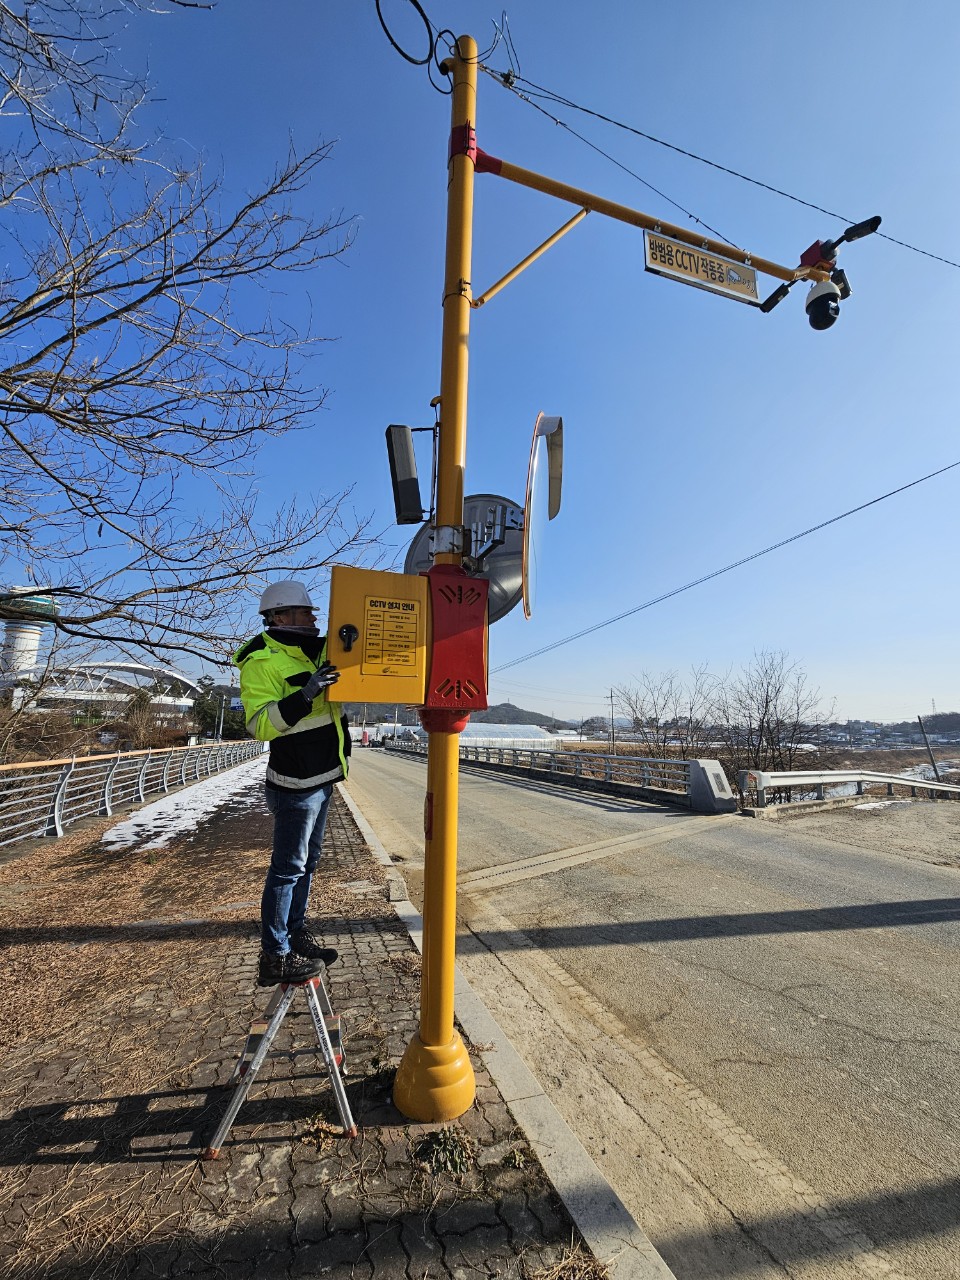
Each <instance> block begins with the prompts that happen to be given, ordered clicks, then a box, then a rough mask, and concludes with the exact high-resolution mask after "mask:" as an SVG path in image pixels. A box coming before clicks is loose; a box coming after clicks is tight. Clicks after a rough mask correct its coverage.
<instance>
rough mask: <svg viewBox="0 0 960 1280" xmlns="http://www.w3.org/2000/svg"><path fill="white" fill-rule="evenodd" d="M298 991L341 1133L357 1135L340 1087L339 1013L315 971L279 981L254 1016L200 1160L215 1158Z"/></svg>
mask: <svg viewBox="0 0 960 1280" xmlns="http://www.w3.org/2000/svg"><path fill="white" fill-rule="evenodd" d="M298 991H302V992H303V994H304V996H305V997H306V1001H307V1008H308V1009H309V1011H310V1017H311V1019H312V1021H313V1026H314V1030H315V1031H316V1034H317V1045H318V1047H319V1049H320V1053H321V1054H322V1055H323V1061H324V1065H325V1066H326V1068H327V1075H328V1076H329V1077H330V1084H331V1086H332V1087H333V1096H334V1099H335V1100H336V1104H337V1111H338V1112H339V1113H340V1123H341V1124H342V1125H343V1129H344V1133H345V1134H346V1135H347V1137H348V1138H355V1137H356V1136H357V1125H356V1121H355V1120H354V1118H353V1114H352V1113H351V1111H350V1103H349V1102H348V1100H347V1092H346V1090H345V1089H344V1087H343V1077H342V1076H341V1069H342V1068H343V1064H344V1054H343V1037H342V1034H341V1027H340V1015H339V1014H336V1013H334V1011H333V1006H332V1005H331V1004H330V996H329V994H328V992H327V988H326V985H325V984H324V981H323V978H322V977H320V976H319V975H318V976H317V977H315V978H310V979H308V981H306V982H295V983H294V982H291V983H287V982H284V983H281V984H280V985H279V986H277V988H276V989H275V990H274V992H273V994H272V995H271V997H270V1001H269V1003H268V1005H267V1007H266V1009H265V1010H264V1011H263V1016H262V1017H260V1018H256V1019H254V1021H253V1023H252V1024H251V1026H250V1033H249V1035H248V1036H247V1039H246V1043H245V1044H244V1046H243V1052H242V1053H241V1054H240V1058H239V1060H238V1062H237V1065H236V1066H235V1067H234V1070H233V1075H232V1076H231V1083H236V1086H237V1087H236V1091H235V1093H234V1095H233V1097H232V1098H231V1100H230V1105H229V1106H228V1107H227V1110H226V1114H225V1115H224V1117H223V1119H222V1120H221V1121H220V1124H219V1126H218V1127H217V1131H216V1133H215V1134H214V1135H213V1137H212V1138H211V1139H210V1145H209V1146H208V1147H207V1148H206V1150H205V1151H204V1153H203V1159H204V1160H216V1158H217V1156H218V1155H219V1154H220V1148H221V1147H222V1146H223V1144H224V1142H225V1141H226V1138H227V1134H228V1133H229V1132H230V1130H231V1128H232V1127H233V1122H234V1120H236V1118H237V1113H238V1112H239V1110H240V1108H241V1107H242V1106H243V1104H244V1101H245V1100H246V1097H247V1094H248V1093H249V1092H250V1089H251V1087H252V1086H253V1082H254V1080H255V1079H256V1077H257V1072H258V1071H259V1070H260V1068H261V1067H262V1066H263V1064H264V1062H265V1061H266V1059H267V1054H268V1053H269V1052H270V1046H271V1045H272V1044H273V1042H274V1040H275V1039H276V1037H277V1033H278V1031H279V1030H280V1028H281V1026H282V1025H283V1020H284V1018H285V1017H286V1016H287V1014H288V1013H289V1012H290V1007H291V1005H292V1004H293V1002H294V1000H295V999H296V995H297V992H298Z"/></svg>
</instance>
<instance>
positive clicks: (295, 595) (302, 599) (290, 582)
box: [260, 578, 313, 613]
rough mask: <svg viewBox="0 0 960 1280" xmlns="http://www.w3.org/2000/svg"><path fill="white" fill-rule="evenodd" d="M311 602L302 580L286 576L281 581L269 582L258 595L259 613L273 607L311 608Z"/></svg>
mask: <svg viewBox="0 0 960 1280" xmlns="http://www.w3.org/2000/svg"><path fill="white" fill-rule="evenodd" d="M312 608H313V603H312V601H311V600H310V597H309V595H307V588H306V587H305V586H304V585H303V583H302V582H296V581H294V579H292V578H287V579H285V580H284V581H283V582H271V583H270V585H269V587H267V589H266V590H265V591H264V593H263V595H262V596H261V597H260V613H271V612H272V611H273V610H274V609H312Z"/></svg>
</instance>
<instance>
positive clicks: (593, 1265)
mask: <svg viewBox="0 0 960 1280" xmlns="http://www.w3.org/2000/svg"><path fill="white" fill-rule="evenodd" d="M520 1271H521V1275H522V1276H523V1280H609V1276H610V1272H609V1270H608V1269H607V1267H605V1266H604V1264H603V1263H602V1262H598V1261H597V1259H596V1258H595V1257H594V1256H593V1254H592V1253H588V1252H587V1250H586V1249H585V1248H584V1246H583V1245H582V1244H580V1243H579V1242H576V1243H574V1242H571V1243H570V1244H569V1245H568V1246H567V1247H566V1248H565V1249H564V1250H563V1252H562V1254H561V1255H560V1257H559V1259H558V1260H557V1261H556V1262H555V1263H554V1264H553V1265H552V1266H549V1267H537V1268H533V1267H531V1266H530V1265H528V1263H527V1261H526V1259H524V1260H523V1261H522V1262H521V1267H520Z"/></svg>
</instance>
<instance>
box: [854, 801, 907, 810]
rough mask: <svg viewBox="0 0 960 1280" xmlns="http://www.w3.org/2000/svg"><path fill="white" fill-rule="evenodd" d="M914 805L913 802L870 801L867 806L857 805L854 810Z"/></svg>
mask: <svg viewBox="0 0 960 1280" xmlns="http://www.w3.org/2000/svg"><path fill="white" fill-rule="evenodd" d="M903 804H913V801H912V800H869V801H867V802H866V803H865V804H855V805H854V806H853V807H854V809H892V808H894V807H895V806H896V805H903Z"/></svg>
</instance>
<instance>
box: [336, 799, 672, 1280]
mask: <svg viewBox="0 0 960 1280" xmlns="http://www.w3.org/2000/svg"><path fill="white" fill-rule="evenodd" d="M338 786H339V789H340V794H341V796H342V797H343V799H344V802H345V803H346V806H347V808H348V809H349V810H350V813H351V815H352V817H353V819H354V821H355V822H356V824H357V826H358V827H359V829H360V833H361V835H362V836H363V838H364V840H366V842H367V844H368V845H369V847H370V851H371V853H372V854H373V856H374V857H375V858H376V860H377V861H378V862H379V863H380V864H381V865H382V866H383V867H384V869H385V870H387V872H388V875H387V884H388V889H389V897H390V901H391V903H392V904H393V907H394V909H395V910H396V912H397V915H398V916H399V917H400V919H401V920H402V921H403V923H404V924H405V925H406V927H407V930H408V932H409V934H410V937H411V938H412V940H413V944H414V946H415V947H416V948H417V950H418V951H421V950H422V949H423V920H422V918H421V916H420V913H419V912H418V911H417V909H416V907H415V906H414V905H413V903H412V902H411V901H410V900H409V898H408V897H407V892H406V884H405V883H404V880H403V877H402V876H401V875H400V873H399V872H398V871H397V869H396V867H395V866H394V865H393V863H392V862H391V861H390V856H389V854H388V853H387V851H386V849H385V848H384V847H383V845H382V844H381V843H380V840H379V838H378V837H377V834H376V832H375V831H374V830H373V828H372V827H371V826H370V824H369V823H368V822H367V820H366V818H365V817H364V816H363V814H362V813H361V812H360V810H359V809H358V808H357V805H356V803H355V802H354V800H353V798H352V797H351V796H350V795H348V793H347V791H346V788H345V787H344V786H343V784H342V783H340V784H338ZM395 895H396V896H395ZM454 998H455V1006H456V1014H457V1018H458V1019H459V1021H460V1025H461V1026H462V1027H463V1029H464V1031H465V1032H466V1034H467V1035H468V1036H469V1037H470V1040H471V1041H472V1042H473V1043H474V1044H482V1045H484V1049H483V1050H482V1052H481V1056H482V1058H483V1061H484V1064H485V1066H486V1068H487V1070H488V1071H489V1072H490V1076H491V1078H492V1080H493V1082H494V1084H495V1085H496V1086H497V1088H498V1089H499V1090H500V1093H501V1095H502V1097H503V1100H504V1102H505V1103H506V1104H507V1106H508V1107H509V1109H510V1112H511V1113H512V1115H513V1118H514V1119H515V1120H516V1122H517V1124H518V1125H519V1126H520V1128H521V1129H522V1130H523V1132H524V1134H525V1135H526V1138H527V1141H528V1142H529V1143H530V1146H531V1147H532V1148H533V1150H534V1152H535V1153H536V1156H537V1158H538V1160H539V1161H540V1163H541V1165H542V1166H543V1169H544V1172H545V1173H546V1175H547V1177H548V1178H549V1179H550V1181H551V1182H552V1183H553V1186H554V1189H555V1190H556V1192H557V1195H558V1196H559V1197H560V1199H561V1200H562V1201H563V1203H564V1205H565V1206H566V1209H567V1212H568V1213H569V1214H570V1217H571V1218H572V1219H573V1221H574V1222H575V1223H576V1225H577V1229H578V1230H579V1231H580V1234H581V1235H582V1236H583V1238H584V1240H585V1241H586V1242H587V1245H588V1246H589V1248H590V1250H591V1252H592V1253H593V1255H594V1257H595V1258H596V1259H597V1260H598V1261H599V1262H602V1263H604V1265H605V1266H606V1267H607V1268H608V1269H609V1271H610V1275H611V1277H613V1280H673V1272H672V1271H671V1270H670V1268H669V1267H668V1266H667V1264H666V1263H665V1262H664V1261H663V1259H662V1258H661V1257H660V1255H659V1253H657V1251H656V1249H655V1248H654V1247H653V1245H652V1243H651V1242H650V1239H649V1238H648V1237H647V1235H646V1234H645V1233H644V1231H643V1230H642V1229H641V1227H640V1225H639V1224H638V1223H637V1222H636V1220H635V1219H634V1217H633V1215H632V1214H631V1213H630V1212H629V1210H628V1209H627V1207H626V1205H625V1204H624V1203H623V1201H622V1200H621V1199H620V1197H619V1196H618V1195H617V1193H616V1192H615V1191H614V1189H613V1187H611V1186H610V1184H609V1183H608V1182H607V1180H606V1179H605V1178H604V1176H603V1174H602V1173H601V1172H600V1170H599V1169H598V1167H597V1166H596V1164H595V1163H594V1162H593V1160H592V1159H591V1158H590V1156H589V1155H588V1153H587V1151H586V1149H585V1148H584V1146H583V1145H582V1143H581V1142H580V1140H579V1138H578V1137H577V1136H576V1134H575V1133H574V1132H573V1130H572V1129H571V1128H570V1126H569V1125H568V1124H567V1122H566V1121H565V1120H564V1119H563V1117H562V1116H561V1115H560V1113H559V1112H558V1111H557V1109H556V1108H555V1107H554V1105H553V1103H552V1102H551V1101H550V1099H549V1098H548V1097H547V1096H546V1094H545V1093H544V1092H543V1090H542V1089H541V1087H540V1085H539V1084H538V1082H537V1080H536V1078H535V1076H534V1075H533V1074H532V1072H531V1071H530V1070H529V1068H528V1067H527V1065H526V1063H525V1062H524V1061H523V1059H522V1058H521V1057H520V1055H519V1053H517V1051H516V1049H515V1048H514V1047H513V1044H512V1043H511V1042H510V1040H509V1039H508V1038H507V1036H506V1035H505V1034H504V1032H503V1031H502V1030H501V1028H500V1027H499V1025H498V1024H497V1022H496V1020H495V1019H494V1017H493V1015H492V1014H491V1013H490V1011H489V1010H488V1009H487V1007H486V1006H485V1005H484V1003H483V1001H482V1000H481V999H480V998H479V996H478V995H477V994H476V992H475V991H474V990H473V988H472V987H471V986H470V984H469V983H468V982H467V980H466V978H465V977H464V976H463V974H462V973H461V972H460V968H459V966H458V967H457V969H456V973H455V986H454ZM487 1045H490V1046H492V1047H491V1048H489V1049H488V1048H487V1047H486V1046H487Z"/></svg>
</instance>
